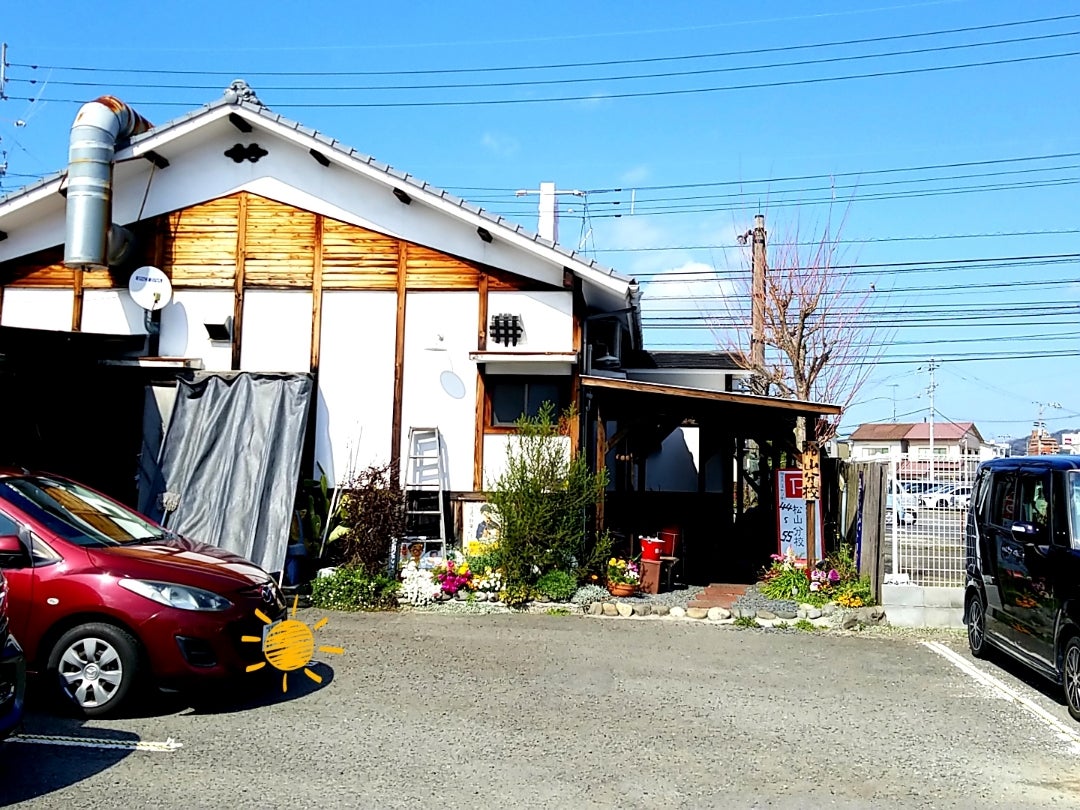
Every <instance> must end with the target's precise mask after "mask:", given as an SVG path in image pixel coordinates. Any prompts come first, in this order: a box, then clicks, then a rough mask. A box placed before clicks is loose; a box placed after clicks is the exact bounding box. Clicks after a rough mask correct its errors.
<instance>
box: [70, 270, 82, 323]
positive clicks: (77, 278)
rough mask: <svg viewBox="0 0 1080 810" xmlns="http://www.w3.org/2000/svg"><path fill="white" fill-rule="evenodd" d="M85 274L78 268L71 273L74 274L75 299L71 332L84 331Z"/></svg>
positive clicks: (72, 306)
mask: <svg viewBox="0 0 1080 810" xmlns="http://www.w3.org/2000/svg"><path fill="white" fill-rule="evenodd" d="M83 272H84V270H83V269H82V268H81V267H76V268H75V269H74V270H72V271H71V273H72V282H71V283H72V288H73V292H74V298H73V300H72V305H71V331H72V332H81V331H82V310H83Z"/></svg>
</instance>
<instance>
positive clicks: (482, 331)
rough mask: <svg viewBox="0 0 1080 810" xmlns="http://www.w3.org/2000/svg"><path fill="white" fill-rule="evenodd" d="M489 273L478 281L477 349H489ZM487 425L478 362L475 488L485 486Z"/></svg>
mask: <svg viewBox="0 0 1080 810" xmlns="http://www.w3.org/2000/svg"><path fill="white" fill-rule="evenodd" d="M488 284H489V280H488V274H487V273H484V272H481V273H480V279H479V281H478V282H477V293H478V295H479V301H478V306H477V318H476V350H477V351H478V352H483V351H487V323H488ZM486 425H487V389H486V387H485V383H484V373H483V370H482V364H480V363H477V364H476V437H475V442H474V444H473V490H474V491H476V492H480V491H481V490H482V489H483V488H484V427H485V426H486Z"/></svg>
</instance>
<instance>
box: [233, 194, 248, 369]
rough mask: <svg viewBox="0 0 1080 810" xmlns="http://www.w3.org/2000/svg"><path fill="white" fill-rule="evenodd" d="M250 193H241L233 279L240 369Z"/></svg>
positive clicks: (235, 355) (235, 354) (235, 344)
mask: <svg viewBox="0 0 1080 810" xmlns="http://www.w3.org/2000/svg"><path fill="white" fill-rule="evenodd" d="M247 203H248V195H247V193H243V194H241V195H240V200H239V205H240V210H239V212H238V214H237V220H236V276H235V278H234V280H233V323H232V367H233V371H239V369H240V358H241V347H242V346H243V336H244V267H245V265H246V264H247V209H248V206H247Z"/></svg>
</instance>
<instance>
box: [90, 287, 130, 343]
mask: <svg viewBox="0 0 1080 810" xmlns="http://www.w3.org/2000/svg"><path fill="white" fill-rule="evenodd" d="M82 330H83V331H84V332H97V333H98V334H104V335H145V334H146V310H144V309H143V308H142V307H140V306H139V305H138V304H136V303H135V302H134V301H132V300H131V295H130V294H129V293H128V291H127V290H84V291H83V312H82Z"/></svg>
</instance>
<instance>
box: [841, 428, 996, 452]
mask: <svg viewBox="0 0 1080 810" xmlns="http://www.w3.org/2000/svg"><path fill="white" fill-rule="evenodd" d="M850 444H851V460H852V461H891V460H899V459H908V460H911V461H929V460H930V459H931V458H933V459H935V460H937V461H958V460H961V459H971V458H978V459H985V458H993V457H994V455H995V453H994V449H993V446H992V445H991V444H990V443H989V442H987V441H985V440H984V439H983V437H982V434H980V433H979V429H978V428H977V427H975V424H974V423H973V422H935V423H934V447H933V453H932V454H931V449H930V424H929V423H928V422H885V423H873V422H870V423H865V424H862V425H859V426H858V427H857V428H856V429H855V430H854V431H853V432H852V434H851V437H850Z"/></svg>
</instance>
